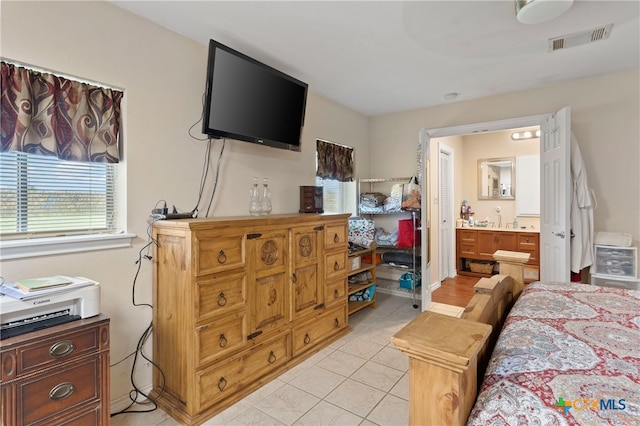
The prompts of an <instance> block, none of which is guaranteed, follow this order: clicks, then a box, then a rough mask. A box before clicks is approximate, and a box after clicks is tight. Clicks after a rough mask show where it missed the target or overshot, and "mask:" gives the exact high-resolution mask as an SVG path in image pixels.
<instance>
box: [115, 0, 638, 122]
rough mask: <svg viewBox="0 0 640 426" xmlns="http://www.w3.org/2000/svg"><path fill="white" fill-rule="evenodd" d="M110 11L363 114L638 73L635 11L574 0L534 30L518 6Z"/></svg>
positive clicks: (284, 5) (210, 6) (280, 5)
mask: <svg viewBox="0 0 640 426" xmlns="http://www.w3.org/2000/svg"><path fill="white" fill-rule="evenodd" d="M112 3H114V4H116V5H117V6H119V7H122V8H124V9H126V10H129V11H131V12H133V13H135V14H136V15H140V16H142V17H144V18H146V19H149V20H151V21H153V22H155V23H157V24H159V25H161V26H163V27H166V28H168V29H170V30H173V31H175V32H177V33H180V34H183V35H185V36H186V37H189V38H191V39H193V40H196V41H198V42H200V43H202V44H204V45H207V44H208V41H209V39H215V40H217V41H219V42H221V43H223V44H226V45H228V46H229V47H232V48H234V49H236V50H238V51H240V52H242V53H244V54H246V55H249V56H251V57H253V58H255V59H257V60H259V61H261V62H264V63H266V64H268V65H270V66H272V67H274V68H277V69H279V70H281V71H283V72H285V73H287V74H290V75H292V76H294V77H296V78H298V79H300V80H302V81H304V82H306V83H308V84H309V90H311V91H313V92H315V93H318V94H320V95H323V96H325V97H327V98H329V99H332V100H334V101H335V102H338V103H340V104H342V105H345V106H347V107H349V108H352V109H354V110H356V111H358V112H360V113H362V114H365V115H380V114H388V113H394V112H401V111H407V110H412V109H416V108H421V107H427V106H434V105H439V104H443V103H448V102H457V101H461V100H468V99H474V98H480V97H484V96H490V95H495V94H499V93H506V92H512V91H515V90H521V89H529V88H535V87H539V86H545V85H549V84H552V83H557V82H561V81H565V80H571V79H575V78H582V77H589V76H596V75H600V74H605V73H610V72H618V71H625V70H631V69H638V68H639V67H640V2H638V1H633V0H632V1H588V0H576V1H575V2H574V4H573V6H572V7H571V8H570V9H569V11H568V12H567V13H565V14H564V15H562V16H560V17H559V18H556V19H555V20H552V21H550V22H547V23H543V24H532V25H526V24H521V23H520V22H518V21H517V20H516V16H515V7H514V2H513V1H512V0H501V1H483V0H476V1H451V0H449V1H407V2H405V1H288V2H285V1H256V2H249V1H112ZM607 24H614V25H613V28H612V30H611V32H610V36H609V37H608V38H607V39H603V40H598V41H595V42H592V43H589V44H585V45H580V46H576V47H571V48H565V49H562V50H556V51H549V46H548V45H549V41H548V40H549V39H551V38H556V37H560V36H566V35H569V34H573V33H577V32H582V31H587V30H589V31H590V30H593V29H594V28H596V27H599V26H604V25H607ZM202 66H203V69H204V68H206V58H205V57H203V58H202ZM203 72H204V71H203ZM203 85H204V82H203ZM448 93H457V94H458V96H457V97H456V98H455V99H445V95H446V94H448Z"/></svg>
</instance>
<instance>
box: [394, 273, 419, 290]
mask: <svg viewBox="0 0 640 426" xmlns="http://www.w3.org/2000/svg"><path fill="white" fill-rule="evenodd" d="M416 276H417V278H418V279H417V280H416V284H415V286H416V287H420V286H421V285H422V282H421V281H422V280H421V279H420V274H416ZM399 282H400V288H404V289H407V290H411V289H413V274H412V273H411V272H407V273H405V274H402V276H401V277H400V280H399Z"/></svg>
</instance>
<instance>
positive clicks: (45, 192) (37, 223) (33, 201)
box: [0, 151, 118, 238]
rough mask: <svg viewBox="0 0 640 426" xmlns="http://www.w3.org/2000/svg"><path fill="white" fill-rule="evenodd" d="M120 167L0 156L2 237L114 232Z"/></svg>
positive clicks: (17, 154)
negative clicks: (116, 185) (116, 187)
mask: <svg viewBox="0 0 640 426" xmlns="http://www.w3.org/2000/svg"><path fill="white" fill-rule="evenodd" d="M117 167H118V165H117V164H110V163H90V162H77V161H68V160H60V159H58V158H56V157H53V156H43V155H35V154H27V153H24V152H18V151H12V152H2V153H0V235H2V237H3V238H6V237H9V238H10V237H12V236H14V237H17V238H25V237H27V236H30V235H31V234H33V235H34V236H53V235H56V236H58V235H65V234H90V233H98V232H109V231H114V230H115V227H116V224H117V217H116V212H117V209H116V197H115V184H116V178H117V176H116V174H117V170H118V169H117Z"/></svg>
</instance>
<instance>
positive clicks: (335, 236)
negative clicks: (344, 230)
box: [333, 234, 340, 243]
mask: <svg viewBox="0 0 640 426" xmlns="http://www.w3.org/2000/svg"><path fill="white" fill-rule="evenodd" d="M333 242H334V243H339V242H340V236H339V235H338V234H333Z"/></svg>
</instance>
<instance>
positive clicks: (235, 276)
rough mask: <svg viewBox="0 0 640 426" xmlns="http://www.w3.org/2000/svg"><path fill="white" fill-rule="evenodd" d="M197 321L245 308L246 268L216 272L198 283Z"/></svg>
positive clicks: (196, 295) (196, 296)
mask: <svg viewBox="0 0 640 426" xmlns="http://www.w3.org/2000/svg"><path fill="white" fill-rule="evenodd" d="M195 298H196V304H195V310H196V321H202V320H206V319H208V318H211V317H214V316H218V315H224V314H225V313H226V312H231V311H233V310H235V309H238V308H243V307H244V306H245V303H246V300H247V274H246V272H245V270H244V269H242V270H240V271H232V272H227V273H220V274H215V275H213V277H211V278H208V279H200V280H198V281H197V283H196V294H195Z"/></svg>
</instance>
